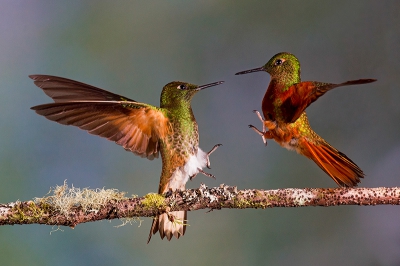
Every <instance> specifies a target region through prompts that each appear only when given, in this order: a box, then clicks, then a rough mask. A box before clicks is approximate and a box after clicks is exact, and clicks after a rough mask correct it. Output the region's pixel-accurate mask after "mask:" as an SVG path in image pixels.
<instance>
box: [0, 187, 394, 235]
mask: <svg viewBox="0 0 400 266" xmlns="http://www.w3.org/2000/svg"><path fill="white" fill-rule="evenodd" d="M49 193H52V195H47V196H45V197H42V198H35V199H33V200H31V201H25V202H20V201H17V202H12V203H8V204H0V225H14V224H47V225H58V226H70V227H75V226H76V225H77V224H80V223H86V222H93V221H98V220H104V219H107V220H111V219H119V218H135V217H155V216H156V215H158V214H161V213H165V212H170V211H178V210H186V211H194V210H199V209H210V210H215V209H222V208H232V209H245V208H261V209H265V208H272V207H305V206H335V205H383V204H392V205H400V188H398V187H392V188H385V187H380V188H328V189H324V188H305V189H298V188H287V189H275V190H259V189H246V190H238V189H237V187H232V186H226V185H223V184H222V185H220V186H219V187H213V188H208V187H207V186H205V185H204V184H201V186H200V187H199V188H197V189H187V190H184V191H176V192H172V193H170V192H169V193H167V195H159V194H155V193H149V194H147V195H145V196H144V197H137V196H133V197H130V198H128V197H126V193H125V192H120V191H118V190H116V189H104V188H103V189H94V190H93V189H88V188H84V189H79V188H76V187H74V186H71V187H68V185H67V184H66V183H64V185H62V186H56V187H55V188H53V189H52V190H51V191H50V192H49Z"/></svg>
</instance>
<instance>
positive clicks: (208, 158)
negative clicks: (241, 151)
mask: <svg viewBox="0 0 400 266" xmlns="http://www.w3.org/2000/svg"><path fill="white" fill-rule="evenodd" d="M219 146H222V144H215V145H214V147H213V148H212V149H211V150H210V151H209V152H207V164H206V166H207V168H208V169H211V167H210V155H211V153H213V152H214V151H215V150H216V149H217V148H218V147H219Z"/></svg>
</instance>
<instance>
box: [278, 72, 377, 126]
mask: <svg viewBox="0 0 400 266" xmlns="http://www.w3.org/2000/svg"><path fill="white" fill-rule="evenodd" d="M375 81H376V79H358V80H350V81H346V82H343V83H340V84H332V83H323V82H317V81H305V82H300V83H297V84H294V85H292V86H291V87H289V89H288V90H287V93H286V95H287V98H286V99H284V101H283V103H282V110H283V115H284V117H285V121H286V122H287V123H293V122H295V121H296V120H297V119H298V118H299V117H300V115H301V114H302V113H303V112H304V111H305V109H306V108H307V107H308V106H309V105H310V104H311V103H313V102H315V101H316V100H317V99H318V98H319V97H321V96H322V95H324V94H325V93H326V92H328V91H330V90H331V89H334V88H338V87H342V86H349V85H358V84H366V83H371V82H375Z"/></svg>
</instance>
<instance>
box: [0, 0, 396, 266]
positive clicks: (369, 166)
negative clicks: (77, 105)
mask: <svg viewBox="0 0 400 266" xmlns="http://www.w3.org/2000/svg"><path fill="white" fill-rule="evenodd" d="M399 44H400V4H399V2H398V1H330V2H321V1H301V2H300V1H237V2H236V3H235V2H233V1H191V2H189V1H126V2H124V1H86V2H82V1H68V2H67V1H17V0H14V1H4V2H2V3H1V8H0V92H1V97H0V182H1V186H0V202H4V203H5V202H10V201H15V200H17V199H19V200H29V199H32V198H33V197H38V196H43V195H45V194H46V193H47V192H48V190H49V188H50V187H53V186H55V185H61V184H63V182H64V180H66V179H67V182H68V183H69V184H73V185H74V186H76V187H82V188H83V187H90V188H98V187H99V188H100V187H105V188H116V189H119V190H122V191H126V192H128V194H138V195H144V194H146V193H148V192H155V191H157V187H158V180H159V174H160V168H161V161H160V160H154V161H148V160H146V159H142V158H140V157H137V156H134V155H133V154H131V153H128V152H126V151H124V149H122V148H121V147H119V146H117V145H115V144H114V143H112V142H108V141H106V140H104V139H101V138H99V137H95V136H92V135H89V134H87V133H86V132H84V131H81V130H79V129H77V128H74V127H66V126H61V125H59V124H56V123H54V122H50V121H48V120H46V119H44V118H43V117H40V116H38V115H36V114H35V113H34V112H33V111H31V110H30V109H29V108H30V107H31V106H34V105H38V104H42V103H48V102H50V99H49V98H48V97H46V96H45V95H44V94H43V92H42V91H41V90H40V89H39V88H37V87H36V86H34V85H33V83H32V81H31V80H30V79H29V78H28V75H29V74H51V75H58V76H63V77H67V78H71V79H75V80H79V81H82V82H85V83H89V84H91V85H95V86H98V87H101V88H104V89H107V90H110V91H113V92H115V93H119V94H122V95H126V96H127V97H130V98H133V99H135V100H137V101H143V102H146V103H150V104H154V105H158V103H159V94H160V91H161V88H162V87H163V86H164V85H165V84H166V83H168V82H170V81H173V80H182V81H188V82H191V83H195V84H205V83H209V82H214V81H218V80H225V84H224V85H221V86H218V87H214V88H211V89H208V90H206V91H203V92H201V93H199V94H198V95H196V96H195V98H194V100H193V109H194V112H195V115H196V118H197V121H198V124H199V127H200V140H201V141H200V144H201V147H202V148H203V149H204V150H208V149H209V148H211V147H212V146H213V145H214V144H216V143H223V144H224V146H223V147H221V148H220V149H218V150H217V152H215V153H214V154H213V155H212V158H211V162H212V170H211V172H212V173H213V174H215V175H216V177H217V180H216V181H214V180H212V179H208V178H206V177H203V176H200V175H199V176H198V177H197V178H196V179H195V180H194V181H193V182H189V183H188V187H198V185H199V183H200V182H205V183H206V184H207V185H208V186H217V185H219V184H220V183H225V184H229V185H236V186H238V187H239V188H240V189H244V188H260V189H261V188H262V189H274V188H285V187H300V188H302V187H335V186H336V185H335V183H334V182H333V181H332V180H331V179H330V178H329V177H328V176H327V175H326V174H325V173H323V172H322V171H321V170H320V169H319V168H318V167H317V166H316V165H315V164H314V163H313V162H311V161H310V160H308V159H306V158H304V157H301V156H299V155H297V154H295V153H294V152H289V151H287V150H284V149H282V148H281V147H279V146H278V145H277V144H276V143H274V142H272V141H270V142H269V145H268V147H265V146H263V145H262V142H261V139H260V138H259V136H257V135H256V134H255V133H254V132H253V131H251V130H250V129H248V127H247V125H248V124H250V123H252V124H255V125H257V126H259V125H260V123H259V121H258V119H257V118H256V116H255V115H254V114H253V113H252V110H253V109H260V105H261V99H262V96H263V95H264V92H265V88H266V86H267V84H268V82H269V76H268V74H267V73H255V74H249V75H244V76H234V75H233V74H234V73H236V72H238V71H241V70H246V69H249V68H255V67H259V66H261V65H263V64H264V63H265V62H266V61H268V60H269V58H270V57H271V56H273V55H274V54H276V53H278V52H281V51H288V52H291V53H294V54H295V55H297V56H298V58H299V59H300V62H301V63H302V77H303V80H318V81H326V82H342V81H346V80H351V79H358V78H377V79H378V82H376V83H374V84H369V85H362V86H353V87H347V88H341V89H338V90H336V91H333V92H330V93H328V94H327V95H325V96H324V97H323V98H321V99H320V100H318V101H317V102H316V103H314V104H313V105H312V106H311V107H310V108H309V109H308V114H309V118H310V121H311V124H312V126H313V128H314V129H315V131H317V132H318V133H319V134H320V135H321V136H323V137H324V138H325V139H326V140H327V141H329V142H330V143H331V144H332V145H334V146H335V147H337V148H338V149H340V150H341V151H343V152H344V153H346V154H347V155H348V156H349V157H350V158H352V159H353V160H354V161H355V162H356V163H357V164H358V165H359V166H360V167H361V168H362V169H363V170H364V171H365V173H366V175H367V176H366V178H365V179H364V180H363V181H362V183H361V186H366V187H377V186H400V176H399V171H400V140H399V131H400V121H399V118H400V105H399V100H400V85H399V83H400V79H399V72H400V52H399ZM399 211H400V209H399V207H396V206H377V207H358V206H352V207H343V206H342V207H330V208H322V207H318V208H297V209H278V208H276V209H268V210H221V211H213V212H211V213H207V214H206V213H205V211H197V212H192V213H189V224H190V227H189V228H188V230H187V234H186V235H185V236H184V237H182V238H181V239H179V240H178V241H177V240H176V239H173V240H172V241H171V242H168V241H165V240H164V241H161V240H160V239H159V237H158V235H156V236H154V237H153V239H152V241H151V243H150V244H149V245H146V239H147V235H148V231H149V228H150V223H151V222H150V219H148V218H146V219H144V222H143V224H142V226H141V227H138V225H137V224H133V225H132V226H125V227H121V228H115V227H114V226H116V225H119V224H120V221H112V222H108V221H102V222H95V223H89V224H83V225H78V226H77V227H76V228H75V229H74V230H71V229H69V228H64V229H63V230H64V231H63V232H60V231H58V232H55V233H52V234H51V235H50V234H49V233H50V231H52V228H51V227H50V226H44V225H28V226H4V227H1V228H0V239H1V240H0V253H1V254H2V255H1V262H2V264H4V265H23V264H24V265H89V264H92V265H123V264H132V265H145V264H148V265H206V264H208V265H228V264H229V265H246V264H247V265H255V264H257V265H266V264H269V265H290V264H291V265H294V264H296V265H338V264H340V265H354V264H358V265H398V264H399V263H400V252H399V250H400V225H399V218H400V214H399Z"/></svg>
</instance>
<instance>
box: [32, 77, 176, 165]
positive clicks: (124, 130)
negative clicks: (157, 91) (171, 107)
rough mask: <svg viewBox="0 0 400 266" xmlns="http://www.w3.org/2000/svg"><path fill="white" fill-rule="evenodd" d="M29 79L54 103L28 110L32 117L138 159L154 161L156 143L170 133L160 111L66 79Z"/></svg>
mask: <svg viewBox="0 0 400 266" xmlns="http://www.w3.org/2000/svg"><path fill="white" fill-rule="evenodd" d="M29 77H30V78H32V79H33V80H34V82H35V84H36V85H37V86H38V87H40V88H41V89H43V91H44V92H45V93H46V94H47V95H48V96H50V97H51V98H52V99H53V100H54V101H55V103H50V104H43V105H38V106H35V107H32V108H31V109H33V110H35V111H36V113H38V114H40V115H43V116H45V117H46V118H47V119H49V120H52V121H55V122H58V123H60V124H64V125H73V126H77V127H79V128H81V129H83V130H86V131H88V132H89V133H91V134H94V135H98V136H101V137H104V138H107V139H109V140H111V141H115V142H116V143H117V144H119V145H121V146H122V147H124V148H125V149H126V150H129V151H132V152H133V153H135V154H137V155H140V156H142V157H147V158H148V159H150V160H151V159H153V158H156V157H158V154H159V148H160V147H159V140H160V139H163V138H166V137H167V135H168V134H169V133H171V130H172V129H171V126H170V123H169V119H168V117H167V115H166V113H165V110H163V109H160V108H156V107H154V106H151V105H148V104H145V103H139V102H136V101H134V100H130V99H128V98H125V97H123V96H120V95H118V94H114V93H111V92H108V91H105V90H102V89H99V88H96V87H93V86H90V85H87V84H84V83H81V82H78V81H74V80H70V79H65V78H61V77H54V76H48V75H31V76H29Z"/></svg>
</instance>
